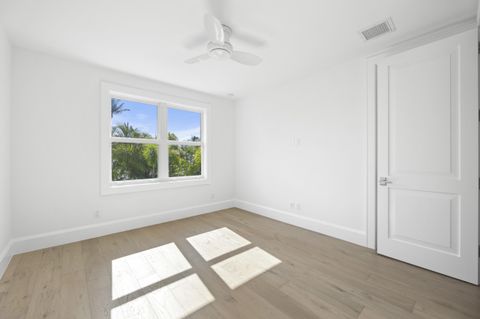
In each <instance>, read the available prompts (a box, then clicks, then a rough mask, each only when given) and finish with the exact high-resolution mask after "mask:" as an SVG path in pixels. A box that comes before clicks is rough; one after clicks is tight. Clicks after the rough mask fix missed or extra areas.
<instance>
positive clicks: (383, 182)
mask: <svg viewBox="0 0 480 319" xmlns="http://www.w3.org/2000/svg"><path fill="white" fill-rule="evenodd" d="M391 183H392V181H391V180H389V179H388V177H380V179H379V180H378V184H380V185H381V186H387V185H388V184H391Z"/></svg>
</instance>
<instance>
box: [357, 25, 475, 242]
mask: <svg viewBox="0 0 480 319" xmlns="http://www.w3.org/2000/svg"><path fill="white" fill-rule="evenodd" d="M472 29H477V30H478V25H477V18H476V17H472V18H470V19H467V20H463V21H460V22H458V23H455V24H452V25H448V26H446V27H442V28H439V29H434V30H430V31H428V32H426V33H424V34H422V35H420V36H417V37H414V38H410V39H409V40H405V41H401V42H399V43H397V44H395V45H392V46H390V47H389V48H387V49H386V50H382V51H380V52H377V53H375V54H373V55H371V56H368V57H367V58H366V68H367V220H366V225H367V243H366V244H367V247H368V248H371V249H374V250H376V249H377V65H378V63H379V62H380V61H381V60H383V59H384V58H386V57H388V56H390V55H393V54H396V53H400V52H403V51H406V50H409V49H413V48H416V47H418V46H422V45H425V44H428V43H431V42H434V41H437V40H440V39H443V38H447V37H449V36H453V35H456V34H459V33H462V32H465V31H468V30H472Z"/></svg>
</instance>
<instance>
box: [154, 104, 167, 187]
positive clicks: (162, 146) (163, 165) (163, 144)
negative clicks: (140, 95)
mask: <svg viewBox="0 0 480 319" xmlns="http://www.w3.org/2000/svg"><path fill="white" fill-rule="evenodd" d="M167 115H168V113H167V106H166V105H164V104H163V103H160V104H158V112H157V116H158V121H157V123H158V124H157V125H158V132H159V145H158V146H159V150H158V151H159V152H158V157H159V158H158V177H159V178H160V179H167V178H168V127H167V125H168V123H167Z"/></svg>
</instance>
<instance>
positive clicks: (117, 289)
mask: <svg viewBox="0 0 480 319" xmlns="http://www.w3.org/2000/svg"><path fill="white" fill-rule="evenodd" d="M191 268H192V266H191V265H190V263H189V262H188V261H187V259H185V257H184V256H183V254H182V253H181V252H180V250H179V249H178V248H177V246H176V245H175V244H174V243H169V244H166V245H163V246H159V247H156V248H152V249H148V250H144V251H142V252H139V253H135V254H132V255H128V256H125V257H122V258H118V259H115V260H112V300H115V299H117V298H119V297H122V296H125V295H128V294H130V293H132V292H134V291H137V290H139V289H141V288H144V287H147V286H149V285H151V284H154V283H156V282H159V281H161V280H164V279H166V278H169V277H171V276H174V275H176V274H179V273H181V272H183V271H185V270H188V269H191Z"/></svg>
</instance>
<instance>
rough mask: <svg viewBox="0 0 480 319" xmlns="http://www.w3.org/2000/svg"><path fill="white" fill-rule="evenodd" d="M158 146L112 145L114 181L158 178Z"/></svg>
mask: <svg viewBox="0 0 480 319" xmlns="http://www.w3.org/2000/svg"><path fill="white" fill-rule="evenodd" d="M157 154H158V147H157V145H156V144H133V143H113V144H112V179H113V180H114V181H123V180H135V179H147V178H156V177H157V171H158V162H157V161H158V160H157V158H158V157H157Z"/></svg>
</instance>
